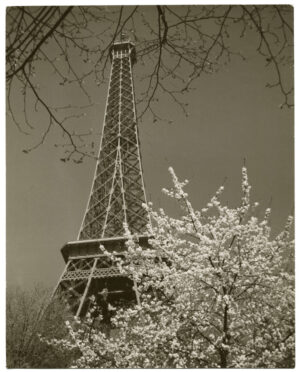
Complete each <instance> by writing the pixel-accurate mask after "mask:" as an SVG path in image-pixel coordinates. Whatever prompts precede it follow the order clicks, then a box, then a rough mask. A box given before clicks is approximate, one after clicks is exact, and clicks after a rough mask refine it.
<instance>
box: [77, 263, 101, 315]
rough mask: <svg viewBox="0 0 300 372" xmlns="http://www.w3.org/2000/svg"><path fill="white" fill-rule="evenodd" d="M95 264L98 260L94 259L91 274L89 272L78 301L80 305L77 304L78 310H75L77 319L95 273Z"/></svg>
mask: <svg viewBox="0 0 300 372" xmlns="http://www.w3.org/2000/svg"><path fill="white" fill-rule="evenodd" d="M97 262H98V258H95V260H94V263H93V267H92V269H91V272H90V275H89V277H88V281H87V283H86V287H85V289H84V292H83V295H82V297H81V300H80V304H79V306H78V309H77V312H76V316H77V317H79V316H80V313H81V310H82V306H83V304H84V301H85V299H86V296H87V294H88V291H89V288H90V285H91V281H92V278H93V274H94V271H95V268H96V265H97Z"/></svg>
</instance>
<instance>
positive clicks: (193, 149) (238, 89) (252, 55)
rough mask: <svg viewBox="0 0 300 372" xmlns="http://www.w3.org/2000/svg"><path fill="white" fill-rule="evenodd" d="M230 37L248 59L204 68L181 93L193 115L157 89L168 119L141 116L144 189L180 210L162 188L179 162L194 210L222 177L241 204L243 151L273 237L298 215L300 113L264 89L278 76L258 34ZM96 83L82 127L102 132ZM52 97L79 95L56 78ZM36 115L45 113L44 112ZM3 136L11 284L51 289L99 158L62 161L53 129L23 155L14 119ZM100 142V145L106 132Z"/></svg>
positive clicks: (102, 90) (232, 201)
mask: <svg viewBox="0 0 300 372" xmlns="http://www.w3.org/2000/svg"><path fill="white" fill-rule="evenodd" d="M233 42H234V43H235V44H236V45H235V46H237V47H239V48H241V49H242V50H243V52H244V53H245V55H246V57H247V58H246V60H245V61H241V60H240V59H238V58H233V60H232V61H231V63H229V64H228V65H226V66H223V67H222V68H221V69H220V71H219V72H217V73H215V74H211V75H203V76H202V77H201V78H200V79H199V80H198V81H197V83H196V84H195V86H194V87H195V89H194V90H193V91H192V92H191V93H187V94H186V95H185V97H184V99H185V101H186V102H188V104H189V106H188V111H189V116H188V117H185V116H184V115H183V114H182V112H181V111H180V109H179V108H178V107H176V106H175V105H174V104H173V103H171V102H170V101H169V100H168V99H167V98H166V97H165V96H160V97H159V102H158V105H159V111H160V113H161V114H162V115H163V116H164V117H165V118H167V119H168V121H171V123H165V122H161V121H157V122H155V123H153V120H152V119H151V117H150V116H149V115H148V116H145V117H144V118H143V119H142V120H141V121H140V122H139V123H138V125H139V133H140V143H141V153H142V161H143V169H144V180H145V186H146V195H147V199H148V200H150V201H152V202H153V204H154V207H156V208H160V207H162V208H164V209H166V211H167V212H168V213H170V214H172V215H175V216H177V215H178V213H179V211H178V207H177V205H176V203H175V201H170V200H168V198H167V196H165V195H163V194H162V192H161V189H162V188H163V187H168V186H170V185H171V180H170V175H169V174H168V167H169V166H172V167H173V168H174V169H175V172H176V174H177V176H178V177H179V179H188V180H189V181H190V182H189V185H188V186H187V192H188V193H189V196H190V200H191V202H192V204H193V206H194V208H195V209H201V208H202V207H204V206H205V205H206V203H207V202H208V201H209V200H210V198H211V197H212V196H213V194H214V192H215V191H216V190H217V189H218V187H219V186H220V185H221V184H222V183H223V181H224V178H225V177H226V178H227V181H226V184H225V193H224V197H223V200H224V202H228V204H229V205H230V206H232V207H234V206H237V205H238V203H239V198H240V196H241V190H240V184H241V168H242V165H243V161H244V158H246V165H247V168H248V174H249V180H250V183H251V185H252V200H253V201H258V202H259V203H260V205H261V208H260V210H259V215H260V216H263V213H264V209H265V208H266V207H267V206H269V203H270V199H271V198H272V203H271V207H272V215H271V227H272V231H273V234H276V233H278V232H279V231H280V229H282V227H283V226H284V223H285V220H286V218H287V216H288V215H289V214H291V213H293V205H294V186H293V185H294V160H293V159H294V120H293V115H294V113H293V110H292V109H286V108H284V109H280V108H279V105H280V103H281V101H282V97H281V95H280V93H279V92H278V90H276V89H268V88H266V87H265V85H266V82H267V81H268V79H270V78H272V76H273V75H272V70H271V68H266V66H265V61H264V60H263V59H262V58H261V57H260V56H258V54H257V52H256V50H255V49H256V39H255V38H254V37H251V36H247V37H246V38H244V39H239V38H238V37H237V38H236V39H234V41H233ZM143 68H144V67H143V66H142V65H141V64H139V61H138V62H137V64H136V66H135V68H134V77H135V86H136V89H137V90H138V89H139V84H141V82H139V79H138V76H139V75H140V73H141V71H142V69H143ZM291 73H292V71H291ZM45 74H46V71H45ZM49 79H50V78H49ZM93 89H94V91H93V94H95V95H96V97H97V99H96V101H97V104H96V105H95V106H94V107H93V108H92V109H91V110H90V111H89V112H88V114H87V116H86V117H85V118H84V121H85V122H84V125H86V128H93V129H94V131H95V132H100V131H101V128H102V124H103V116H104V110H105V101H106V93H107V86H105V85H101V86H100V87H98V88H97V89H95V88H93ZM48 94H49V95H53V96H58V99H60V100H62V101H63V102H69V101H76V100H78V97H77V96H76V97H75V96H74V94H73V93H72V92H69V93H68V95H66V94H64V93H63V91H58V90H56V88H55V86H54V85H52V84H51V81H50V80H49V89H48ZM35 118H36V120H37V121H38V120H41V121H42V120H44V117H43V116H42V115H41V116H39V114H37V115H36V117H35ZM6 136H7V137H6V141H7V144H6V162H7V163H6V166H7V178H6V181H7V256H6V257H7V284H8V286H16V285H17V286H21V287H23V288H29V287H32V286H34V285H36V284H38V283H42V284H43V285H45V286H48V287H50V288H51V287H54V285H55V284H56V283H57V281H58V278H59V276H60V274H61V272H62V270H63V267H64V262H63V259H62V256H61V254H60V248H61V247H62V246H63V245H64V243H65V242H67V241H72V240H75V239H76V237H77V235H78V231H79V228H80V224H81V221H82V218H83V214H84V211H85V207H86V203H87V200H88V196H89V192H90V187H91V182H92V179H93V174H94V168H95V161H94V160H91V159H87V160H85V161H84V162H83V163H82V164H74V163H72V162H62V161H60V160H59V159H60V153H59V149H58V148H56V147H54V146H53V144H54V143H57V141H58V140H59V137H58V134H56V133H53V134H51V136H50V137H49V138H48V139H47V141H46V143H45V144H44V145H43V146H41V147H39V148H38V149H37V150H35V151H33V152H30V153H29V154H24V153H23V151H22V150H23V149H24V148H28V146H29V145H30V144H31V143H33V142H34V141H33V139H32V138H31V137H29V136H24V135H23V134H22V133H20V132H19V131H18V129H17V128H16V126H15V125H14V124H13V123H12V122H11V120H10V119H9V118H8V119H7V127H6ZM95 140H96V141H98V143H99V141H100V139H99V136H95Z"/></svg>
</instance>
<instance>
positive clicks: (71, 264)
mask: <svg viewBox="0 0 300 372" xmlns="http://www.w3.org/2000/svg"><path fill="white" fill-rule="evenodd" d="M110 58H111V72H110V80H109V88H108V95H107V101H106V110H105V116H104V124H103V130H102V137H101V142H100V150H99V156H98V161H97V165H96V169H95V174H94V180H93V183H92V188H91V192H90V196H89V199H88V203H87V208H86V211H85V214H84V218H83V221H82V224H81V227H80V231H79V234H78V237H77V240H76V241H71V242H68V243H67V244H65V245H64V246H63V247H62V249H61V253H62V256H63V258H64V261H65V263H66V266H65V268H64V270H63V273H62V275H61V277H60V279H59V281H58V284H57V286H56V288H55V289H54V295H57V294H59V295H60V296H62V297H63V298H64V299H65V300H66V301H67V302H68V305H69V307H70V308H71V310H72V312H73V313H74V314H75V315H76V316H78V317H79V316H82V315H84V314H85V313H86V311H87V309H88V307H89V301H90V300H89V298H90V296H91V295H94V296H95V298H96V299H99V298H100V299H101V298H102V300H103V298H104V297H105V301H109V303H112V304H113V303H116V302H117V301H120V299H122V300H125V301H133V300H134V299H135V297H136V293H135V291H134V286H133V283H132V281H131V280H130V279H129V278H128V277H126V276H124V275H122V274H121V273H120V272H119V270H118V269H117V267H115V266H113V265H112V263H111V261H110V260H109V259H108V257H107V255H105V254H103V252H102V251H101V249H100V245H102V246H104V247H105V249H106V250H107V251H109V252H118V253H119V254H120V255H122V251H124V250H125V249H126V245H125V242H126V237H125V230H124V224H126V225H127V226H128V228H129V231H130V232H131V233H132V234H135V236H136V237H137V239H138V241H139V244H140V245H141V246H148V235H147V225H148V224H150V225H151V222H150V218H149V215H148V213H147V212H146V210H145V209H144V208H143V205H142V204H143V203H146V195H145V187H144V181H143V171H142V163H141V155H140V147H139V146H140V145H139V135H138V127H137V118H136V108H135V97H134V86H133V78H132V67H133V65H134V63H135V62H136V52H135V47H134V44H133V43H131V42H130V41H120V42H115V43H114V44H113V45H112V47H111V48H110ZM103 294H105V295H103ZM101 296H102V297H101Z"/></svg>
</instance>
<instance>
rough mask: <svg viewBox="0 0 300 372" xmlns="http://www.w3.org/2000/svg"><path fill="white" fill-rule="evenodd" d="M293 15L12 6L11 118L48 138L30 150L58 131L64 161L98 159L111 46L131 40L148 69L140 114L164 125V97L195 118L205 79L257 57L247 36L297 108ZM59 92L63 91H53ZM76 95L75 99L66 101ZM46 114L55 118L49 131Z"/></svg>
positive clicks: (249, 9)
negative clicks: (98, 120)
mask: <svg viewBox="0 0 300 372" xmlns="http://www.w3.org/2000/svg"><path fill="white" fill-rule="evenodd" d="M292 16H293V8H292V7H290V6H287V5H261V6H258V5H234V6H232V5H227V6H220V5H218V6H215V5H209V6H208V5H206V6H201V5H194V6H167V5H164V6H162V5H157V6H149V7H143V6H121V7H91V6H76V7H73V6H69V7H59V6H52V7H9V8H7V28H6V45H7V47H6V78H7V80H6V81H7V108H8V114H9V115H10V116H11V119H12V120H13V122H14V123H15V124H16V125H17V127H18V128H19V130H20V131H22V132H23V133H26V134H33V133H39V135H40V138H39V140H38V141H37V142H36V144H35V145H34V146H32V147H30V148H28V149H27V150H24V152H28V151H31V150H33V149H35V148H37V147H38V146H40V145H41V144H42V143H44V141H45V140H46V138H47V137H48V135H49V133H50V132H52V131H53V130H54V129H55V128H56V129H57V130H58V131H59V132H60V133H61V134H62V136H63V141H62V143H60V144H56V146H59V147H62V149H63V152H64V157H63V159H64V161H66V160H69V159H71V158H72V159H73V160H74V161H75V162H78V161H80V159H82V158H83V157H85V156H92V157H94V156H95V152H94V144H93V142H92V141H88V139H89V138H92V137H91V136H92V135H93V133H92V132H91V130H90V129H89V130H87V129H85V128H84V126H83V124H84V123H85V122H86V121H85V120H84V116H85V114H86V111H87V110H88V109H89V107H90V106H91V105H93V104H94V102H97V101H98V94H99V93H98V90H97V87H98V86H99V85H101V84H103V83H104V82H105V83H106V78H105V77H107V76H108V66H109V55H110V47H111V46H112V45H113V43H114V42H115V41H118V40H120V39H121V40H122V39H123V40H124V39H127V38H128V37H130V38H131V40H132V41H133V42H135V44H136V49H137V59H138V64H139V66H141V67H140V68H139V69H137V71H136V72H137V74H136V75H137V78H138V79H139V80H140V82H139V87H140V89H139V94H138V97H137V103H138V106H139V107H138V111H139V112H140V117H141V116H143V115H144V114H145V113H146V112H148V113H149V114H151V115H152V116H153V121H154V122H155V121H157V120H161V119H162V118H161V112H160V111H161V110H160V109H159V104H158V98H159V99H160V100H161V97H164V99H167V100H168V99H169V100H171V101H172V102H174V103H175V104H176V105H179V106H180V108H181V109H182V111H183V112H184V113H185V114H186V115H188V112H187V102H186V101H185V99H184V97H185V93H186V92H189V91H191V90H193V89H194V86H195V82H197V80H198V79H199V78H201V77H202V75H204V74H211V73H215V72H216V71H218V70H219V69H220V68H221V66H223V65H224V64H227V63H229V62H230V61H231V60H232V59H234V58H239V59H240V60H241V61H242V60H243V59H245V58H247V54H246V55H243V51H241V48H240V45H239V43H237V42H236V37H237V35H238V36H240V40H242V41H243V42H244V43H245V45H248V43H249V44H250V48H251V49H252V50H254V51H255V53H258V55H260V57H261V62H262V63H264V64H265V65H266V68H267V70H270V76H271V77H270V80H269V78H266V79H267V80H266V81H265V82H263V84H264V85H266V86H267V87H269V88H273V89H277V90H278V91H279V92H280V94H281V97H282V104H281V107H291V106H292V105H293V102H292V101H293V81H292V78H291V69H292V66H293V20H292ZM124 34H125V35H124ZM249 35H250V38H249V37H248V36H249ZM242 49H243V48H242ZM266 75H267V74H266ZM49 86H51V89H50V88H49ZM54 89H55V92H56V93H57V94H55V95H53V94H49V90H54ZM75 92H77V93H76V94H77V98H78V97H79V99H77V101H76V100H75V101H76V102H73V103H74V104H73V103H71V102H67V103H66V102H63V103H62V102H61V97H63V96H68V95H69V94H72V95H74V96H75V95H76V94H75ZM93 92H97V93H96V95H95V94H93ZM78 102H80V103H78ZM37 113H41V115H44V117H45V120H43V121H42V122H44V123H45V124H44V126H43V127H41V125H40V123H41V120H40V117H39V116H38V115H37ZM162 114H163V113H162Z"/></svg>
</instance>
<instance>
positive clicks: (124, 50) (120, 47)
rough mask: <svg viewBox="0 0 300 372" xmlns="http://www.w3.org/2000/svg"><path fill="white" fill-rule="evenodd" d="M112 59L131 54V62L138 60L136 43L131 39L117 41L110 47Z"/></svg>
mask: <svg viewBox="0 0 300 372" xmlns="http://www.w3.org/2000/svg"><path fill="white" fill-rule="evenodd" d="M109 54H110V58H111V60H112V59H113V58H123V57H128V56H130V59H131V63H132V64H134V63H135V62H136V51H135V45H134V44H133V43H132V42H131V41H130V40H127V41H115V42H114V44H113V45H112V46H111V47H110V49H109Z"/></svg>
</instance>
